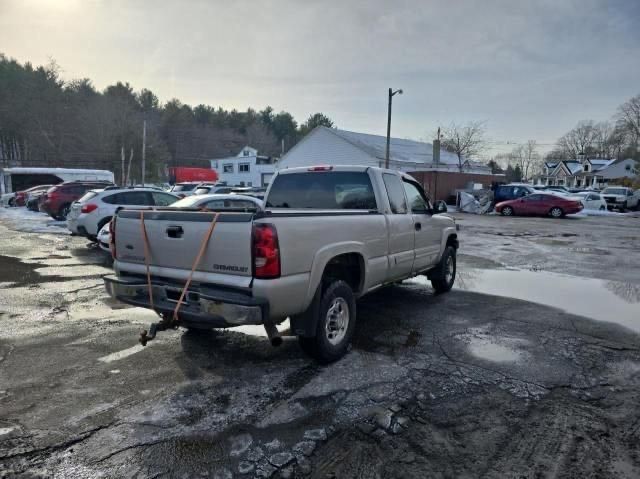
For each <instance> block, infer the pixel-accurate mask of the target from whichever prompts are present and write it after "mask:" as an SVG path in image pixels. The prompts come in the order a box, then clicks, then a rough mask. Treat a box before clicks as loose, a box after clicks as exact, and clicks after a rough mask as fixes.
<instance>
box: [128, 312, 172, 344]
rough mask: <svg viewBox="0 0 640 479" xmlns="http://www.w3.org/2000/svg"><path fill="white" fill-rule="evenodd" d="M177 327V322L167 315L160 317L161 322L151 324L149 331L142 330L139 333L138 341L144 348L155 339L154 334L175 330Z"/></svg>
mask: <svg viewBox="0 0 640 479" xmlns="http://www.w3.org/2000/svg"><path fill="white" fill-rule="evenodd" d="M177 327H178V321H174V320H173V318H172V317H171V316H170V315H168V314H163V315H162V320H161V321H158V322H157V323H151V325H149V331H147V330H146V329H143V330H141V331H140V338H139V339H138V341H139V342H140V344H142V345H143V346H146V345H147V343H148V342H149V341H151V340H153V339H155V337H156V333H157V332H158V331H166V330H167V329H176V328H177Z"/></svg>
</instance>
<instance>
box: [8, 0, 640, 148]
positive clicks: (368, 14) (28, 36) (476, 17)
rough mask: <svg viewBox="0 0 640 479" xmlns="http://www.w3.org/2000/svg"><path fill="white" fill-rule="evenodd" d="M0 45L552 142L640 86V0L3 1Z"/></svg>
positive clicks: (128, 76) (418, 122)
mask: <svg viewBox="0 0 640 479" xmlns="http://www.w3.org/2000/svg"><path fill="white" fill-rule="evenodd" d="M0 52H3V53H4V54H5V55H7V56H9V57H13V58H16V59H18V60H19V61H21V62H24V61H31V62H32V63H34V64H42V63H47V62H48V60H49V58H54V59H55V60H56V61H57V62H58V64H59V65H60V66H61V67H62V69H63V76H64V78H66V79H72V78H81V77H88V78H90V79H91V80H92V81H93V82H94V84H95V85H96V86H97V87H98V88H100V89H102V88H104V87H105V86H106V85H108V84H110V83H114V82H116V81H119V80H120V81H128V82H129V83H130V84H131V85H132V86H133V87H134V88H135V89H136V90H139V89H141V88H143V87H146V88H149V89H151V90H153V91H154V92H155V93H156V94H157V95H158V96H159V97H160V99H161V100H162V101H167V100H169V99H170V98H172V97H176V98H178V99H180V100H181V101H183V102H184V103H188V104H191V105H196V104H199V103H206V104H210V105H213V106H223V107H225V108H237V109H238V110H245V109H246V108H247V107H253V108H256V109H262V108H263V107H265V106H266V105H271V106H272V107H273V108H274V109H276V110H277V111H279V110H287V111H289V112H291V113H292V114H293V115H294V116H295V118H296V120H298V121H299V122H301V121H304V120H305V119H306V118H307V117H308V116H309V115H310V114H311V113H314V112H316V111H321V112H323V113H325V114H327V115H328V116H329V117H330V118H332V119H333V120H334V122H335V123H336V125H337V126H338V127H340V128H344V129H348V130H355V131H362V132H367V133H379V134H384V133H385V129H386V109H387V88H388V87H394V88H403V89H404V91H405V94H404V95H403V96H400V97H399V96H396V97H395V98H394V109H393V124H392V134H393V136H398V137H402V138H414V139H418V138H422V139H430V138H431V135H432V132H433V131H435V128H437V126H438V125H439V124H442V125H446V124H448V123H449V122H450V121H452V120H455V121H459V122H464V121H468V120H486V121H487V128H488V134H489V136H490V138H491V139H492V140H493V142H494V150H493V151H492V152H491V153H496V152H498V151H501V150H509V149H511V147H512V145H505V142H523V141H526V140H527V139H536V140H538V142H539V143H541V144H543V145H545V144H549V143H552V142H554V141H555V140H556V139H557V138H558V136H560V135H562V134H563V133H565V132H566V131H567V130H568V129H570V128H572V127H573V126H574V125H575V124H576V123H577V122H578V121H579V120H582V119H594V120H605V119H608V118H610V116H611V115H612V114H613V113H614V112H615V109H616V107H617V106H618V105H619V104H620V103H622V102H624V101H625V100H627V99H628V98H630V97H631V96H634V95H636V94H639V93H640V1H639V0H628V1H623V0H612V1H596V0H549V1H524V0H523V1H516V0H504V1H459V0H448V1H439V2H435V1H433V2H431V1H426V0H422V1H420V0H406V1H402V0H393V1H392V0H363V1H359V0H357V1H355V0H340V1H332V0H330V1H310V0H273V1H257V0H255V1H248V0H247V1H245V0H219V1H218V0H182V1H178V0H175V1H167V0H103V1H100V0H0Z"/></svg>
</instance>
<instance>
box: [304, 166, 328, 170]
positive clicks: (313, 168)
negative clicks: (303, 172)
mask: <svg viewBox="0 0 640 479" xmlns="http://www.w3.org/2000/svg"><path fill="white" fill-rule="evenodd" d="M331 170H333V166H329V165H323V166H312V167H311V168H307V171H331Z"/></svg>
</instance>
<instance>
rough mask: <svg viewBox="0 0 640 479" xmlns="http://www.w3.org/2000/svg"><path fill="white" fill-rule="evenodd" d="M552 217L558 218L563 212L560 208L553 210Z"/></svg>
mask: <svg viewBox="0 0 640 479" xmlns="http://www.w3.org/2000/svg"><path fill="white" fill-rule="evenodd" d="M551 216H553V217H554V218H558V217H560V216H562V211H560V208H553V209H552V210H551Z"/></svg>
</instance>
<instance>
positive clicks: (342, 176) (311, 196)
mask: <svg viewBox="0 0 640 479" xmlns="http://www.w3.org/2000/svg"><path fill="white" fill-rule="evenodd" d="M267 207H270V208H294V209H307V208H313V209H323V210H376V209H377V204H376V198H375V195H374V193H373V186H372V185H371V179H370V178H369V175H368V174H367V173H365V172H350V171H349V172H347V171H317V172H308V173H291V174H281V175H278V176H276V178H275V180H273V185H272V186H271V190H270V191H269V196H268V197H267Z"/></svg>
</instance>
